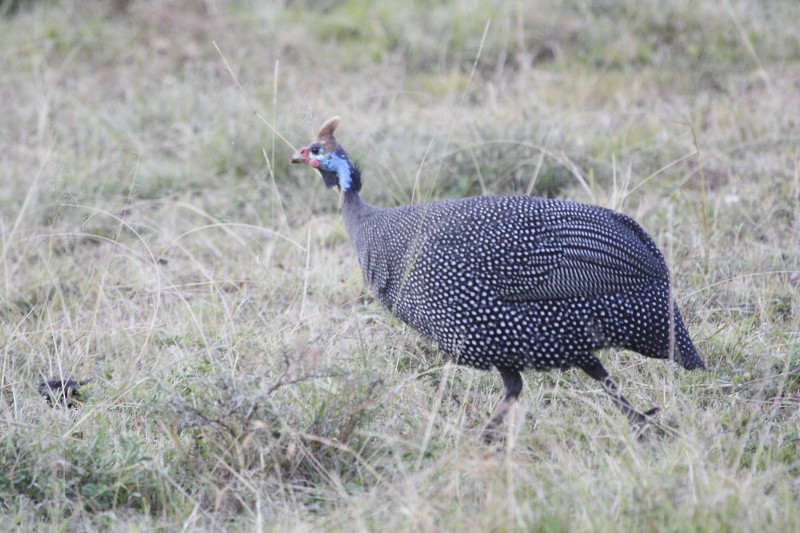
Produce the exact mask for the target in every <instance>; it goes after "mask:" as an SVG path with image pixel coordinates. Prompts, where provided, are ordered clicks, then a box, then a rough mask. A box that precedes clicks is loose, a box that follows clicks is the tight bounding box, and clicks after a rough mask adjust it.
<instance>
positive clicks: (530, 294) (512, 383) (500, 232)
mask: <svg viewBox="0 0 800 533" xmlns="http://www.w3.org/2000/svg"><path fill="white" fill-rule="evenodd" d="M338 124H339V117H333V118H331V119H329V120H328V121H327V122H325V124H324V125H323V126H322V128H321V129H320V131H319V133H318V134H317V140H316V141H315V142H314V143H312V144H310V145H309V146H306V147H304V148H301V149H300V150H298V151H297V152H296V153H295V154H294V156H293V157H292V162H293V163H305V164H307V165H309V166H311V167H313V168H315V169H317V170H318V171H319V173H320V174H321V175H322V179H323V180H324V182H325V185H327V186H328V187H334V186H336V187H338V188H339V189H341V191H342V193H343V196H344V198H343V203H342V210H343V218H344V223H345V227H346V229H347V233H348V235H349V236H350V239H351V241H352V242H353V246H354V247H355V250H356V253H357V254H358V261H359V263H360V265H361V270H362V271H363V274H364V279H365V280H366V283H367V285H369V287H370V288H371V289H372V291H373V293H374V294H375V296H376V297H377V298H378V300H380V301H381V303H383V305H385V306H386V307H387V308H388V309H389V310H390V311H391V312H392V313H394V314H395V315H396V316H397V317H399V318H400V319H401V320H403V321H404V322H406V323H407V324H409V325H411V326H413V327H414V328H415V329H417V330H418V331H420V332H421V333H422V334H423V335H425V336H426V337H428V338H430V339H432V340H433V341H435V342H436V343H437V344H438V345H439V347H440V348H441V349H442V350H444V351H445V352H446V353H448V354H449V355H450V356H452V357H453V359H454V360H455V362H456V363H458V364H462V365H469V366H473V367H476V368H480V369H490V368H492V367H494V368H497V369H498V370H499V371H500V374H501V375H502V376H503V381H504V384H505V389H506V390H505V392H506V394H505V398H504V400H503V401H502V402H501V403H500V404H499V405H498V407H497V409H496V410H495V412H494V414H493V415H492V417H491V418H490V419H489V423H488V424H487V426H486V429H485V430H484V435H485V436H487V435H490V432H491V431H492V430H493V429H494V428H495V427H496V426H497V425H498V424H499V423H500V422H501V421H502V420H503V417H504V416H505V412H506V411H507V410H508V407H509V406H510V405H511V404H512V403H513V402H514V401H515V400H516V398H517V397H518V396H519V393H520V390H521V389H522V379H521V377H520V372H521V371H523V370H527V369H534V370H549V369H552V368H563V369H566V368H571V367H578V368H581V369H583V371H584V372H586V373H587V374H589V375H590V376H591V377H593V378H594V379H596V380H598V381H599V382H600V383H601V384H602V386H603V389H604V390H605V391H606V392H607V393H608V394H609V395H611V397H612V398H613V399H614V400H615V402H616V403H617V404H618V405H619V406H620V408H621V409H622V411H623V413H625V414H626V415H627V416H628V418H629V419H630V420H631V421H632V422H634V423H635V424H638V425H641V424H644V423H645V422H646V420H647V417H648V416H649V415H651V414H653V413H654V412H656V411H657V409H656V408H654V409H651V410H650V411H647V412H646V413H644V414H643V413H640V412H638V411H636V410H635V409H634V408H633V407H632V406H631V404H630V403H629V402H628V401H627V400H626V399H625V397H624V396H622V395H621V394H620V393H619V391H618V390H617V387H616V385H615V384H614V381H613V380H612V379H611V378H610V376H609V375H608V372H606V370H605V368H603V365H602V364H601V363H600V361H599V360H598V359H597V358H596V357H595V356H594V355H593V352H594V351H595V350H598V349H601V348H609V347H620V348H627V349H629V350H633V351H635V352H638V353H640V354H642V355H644V356H646V357H654V358H658V359H666V358H671V359H674V360H675V361H676V362H678V363H680V364H681V365H683V367H684V368H686V369H689V370H691V369H695V368H705V367H704V364H703V361H702V359H701V358H700V355H699V354H698V352H697V350H696V349H695V347H694V345H693V344H692V341H691V339H690V338H689V334H688V333H687V331H686V328H685V327H684V325H683V321H682V319H681V315H680V312H679V311H678V308H677V306H676V305H675V303H674V301H673V298H672V296H671V290H670V279H669V270H668V269H667V265H666V263H665V262H664V258H663V256H662V255H661V252H660V251H659V249H658V247H657V246H656V245H655V243H654V242H653V241H652V239H651V238H650V237H649V236H648V235H647V233H645V231H644V230H643V229H642V228H641V227H640V226H639V225H638V224H637V223H636V222H634V221H633V220H632V219H631V218H629V217H627V216H625V215H623V214H620V213H617V212H615V211H611V210H609V209H604V208H601V207H597V206H593V205H587V204H579V203H574V202H568V201H562V200H547V199H543V198H538V197H532V196H481V197H473V198H463V199H459V200H447V201H441V202H434V203H429V204H425V205H409V206H402V207H396V208H391V209H379V208H376V207H372V206H370V205H368V204H366V203H364V201H363V200H362V199H361V197H360V196H359V191H360V190H361V173H360V171H359V168H358V167H357V166H356V165H354V164H353V163H352V162H351V161H350V158H349V157H348V156H347V153H346V152H345V151H344V149H343V148H342V147H341V145H339V143H338V142H337V141H336V139H335V138H334V136H333V134H334V131H335V129H336V127H337V126H338Z"/></svg>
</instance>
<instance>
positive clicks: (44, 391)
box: [39, 379, 89, 409]
mask: <svg viewBox="0 0 800 533" xmlns="http://www.w3.org/2000/svg"><path fill="white" fill-rule="evenodd" d="M87 383H89V380H85V381H75V380H74V379H51V380H50V381H42V382H41V383H39V394H41V395H42V396H43V397H44V399H45V400H47V403H48V404H50V405H51V406H53V407H55V406H56V405H63V406H65V407H67V408H69V409H72V408H73V407H78V406H79V405H80V404H81V403H83V400H84V397H83V394H82V393H81V390H80V387H82V386H84V385H86V384H87Z"/></svg>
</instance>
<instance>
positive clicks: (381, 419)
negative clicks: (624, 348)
mask: <svg viewBox="0 0 800 533" xmlns="http://www.w3.org/2000/svg"><path fill="white" fill-rule="evenodd" d="M0 6H4V8H0V13H2V14H3V15H2V16H3V18H0V27H1V28H2V31H0V44H2V46H0V67H1V68H2V72H3V76H2V77H0V100H1V101H2V102H3V105H2V111H0V117H2V126H3V127H2V128H0V183H2V187H0V354H2V370H0V378H1V381H0V386H2V389H0V395H1V398H2V399H1V402H2V403H0V413H2V416H1V417H0V420H2V422H1V423H0V428H2V429H0V461H2V465H1V466H2V468H0V509H2V514H3V517H4V520H3V526H2V527H3V528H6V527H7V528H9V529H15V528H20V529H49V528H53V529H64V530H82V529H86V528H113V529H114V530H119V529H137V530H138V529H162V530H168V531H172V530H176V529H177V528H179V527H182V528H184V529H187V530H206V529H217V530H221V529H230V530H261V529H274V530H286V529H294V530H300V531H304V530H305V531H312V530H319V529H320V528H321V527H325V528H329V529H333V530H347V531H353V530H382V531H389V530H392V531H394V530H397V531H404V530H405V531H420V530H421V531H433V530H467V531H480V530H490V529H491V530H530V529H535V530H554V531H558V530H579V531H580V530H614V531H620V530H630V531H644V530H690V529H691V530H709V531H718V530H742V531H746V530H758V529H771V530H786V531H792V530H800V513H798V512H797V503H798V490H799V487H798V482H797V476H798V474H800V414H799V412H798V405H800V401H798V394H799V393H800V374H798V369H800V316H799V314H798V308H799V307H800V301H799V300H800V297H798V294H799V293H800V290H798V287H799V286H800V264H799V263H800V254H798V250H800V230H798V220H800V197H799V196H798V195H799V193H800V191H799V188H800V187H799V183H800V123H799V122H798V120H799V119H798V117H800V38H798V34H797V31H796V28H797V26H798V24H797V23H798V21H800V8H798V5H797V4H796V3H795V2H791V1H788V0H787V1H780V0H779V1H775V2H770V3H768V4H767V5H765V4H764V3H760V2H757V1H756V0H726V1H724V2H721V3H719V5H716V4H715V3H711V2H696V1H693V0H670V1H669V2H657V1H655V0H647V1H644V2H624V1H620V2H602V1H599V0H593V1H590V2H561V3H552V2H543V1H542V2H538V1H537V2H522V1H519V2H510V3H509V5H507V6H506V5H501V3H496V5H492V4H489V3H486V2H481V1H478V0H458V1H455V2H449V3H441V4H437V5H434V6H432V7H431V6H428V3H423V2H409V3H406V4H405V7H400V6H399V5H397V4H395V3H390V2H385V3H378V4H377V5H374V6H373V5H371V3H368V2H366V1H363V0H349V1H341V2H337V1H329V2H322V3H320V2H304V1H298V2H286V3H285V5H284V3H281V2H274V3H273V2H268V3H265V4H261V3H257V2H245V1H240V2H236V1H230V2H222V1H214V0H208V1H206V2H204V3H201V2H188V1H183V0H172V1H170V0H152V1H140V2H135V1H133V2H125V1H120V2H112V3H108V2H100V1H80V2H77V1H66V0H64V1H60V2H46V1H41V2H36V1H33V0H31V1H28V2H10V3H9V2H0ZM12 8H13V9H12ZM489 20H491V24H489V26H488V30H487V21H489ZM213 43H216V45H217V47H218V48H219V52H218V51H217V49H216V48H215V46H214V44H213ZM479 52H480V54H479ZM478 56H479V57H478ZM476 60H477V61H476ZM225 62H227V64H228V65H229V67H230V72H229V70H228V68H227V67H226V65H225ZM231 74H233V75H234V76H235V78H236V80H238V83H240V84H241V88H239V87H238V86H237V82H236V81H234V79H233V77H232V76H231ZM332 114H340V115H342V117H343V123H342V126H341V128H340V132H339V134H338V137H339V139H340V140H341V141H342V142H343V144H344V145H345V146H346V147H347V149H348V151H349V153H350V154H351V155H353V156H355V157H356V158H357V159H358V160H359V161H360V162H361V164H362V166H363V167H364V169H365V175H364V180H365V188H364V197H365V198H366V199H367V200H368V201H371V202H373V203H375V204H378V205H384V206H390V205H398V204H403V203H408V202H410V201H424V200H427V199H431V198H443V197H453V196H461V195H466V194H482V193H486V194H493V193H508V192H522V193H524V192H531V191H533V192H536V193H539V194H544V195H549V196H558V197H564V198H571V199H576V200H584V201H592V202H595V203H599V204H601V205H606V206H611V207H615V208H617V209H620V210H622V211H624V212H626V213H628V214H630V215H632V216H634V217H635V218H636V219H637V220H639V221H640V222H641V223H642V225H643V226H644V227H645V228H646V229H647V230H648V231H649V232H650V233H651V234H652V235H653V236H654V238H655V240H656V241H657V242H658V243H659V244H660V245H661V246H662V248H663V249H664V251H665V254H666V256H667V260H668V263H669V264H670V265H671V267H672V269H673V273H674V284H675V287H676V291H677V295H678V297H679V303H680V305H681V307H682V308H683V309H684V314H685V317H686V318H687V320H688V323H689V328H690V331H691V333H692V334H693V336H694V338H695V340H696V342H697V344H698V346H699V347H700V349H701V351H702V352H703V354H704V356H705V358H706V361H707V364H708V366H709V369H710V371H709V372H707V373H702V374H701V373H692V374H690V373H685V372H683V371H682V370H681V369H679V368H677V367H675V366H672V365H668V364H665V363H663V362H658V361H645V360H642V359H641V358H639V357H638V356H635V355H634V354H630V353H626V352H619V353H617V352H608V353H605V354H603V359H604V361H605V362H606V365H607V367H608V368H609V370H610V371H611V372H612V374H614V375H616V376H617V377H618V379H619V381H620V382H621V384H622V386H623V388H624V390H625V392H626V394H627V396H628V397H629V398H630V399H631V400H632V401H633V402H634V403H635V404H636V405H639V406H649V405H650V404H651V403H653V402H655V403H657V404H658V405H660V406H661V407H662V409H663V415H662V421H663V422H664V423H666V424H668V425H672V426H674V427H675V428H676V429H675V431H674V432H672V433H669V434H668V435H666V436H663V437H660V438H658V437H653V438H652V439H650V440H649V441H647V442H644V443H639V442H636V441H635V440H634V439H633V438H632V436H631V432H630V430H629V428H628V427H627V424H626V422H625V420H624V419H623V417H621V416H620V415H619V414H618V412H617V411H616V409H615V408H614V407H613V406H612V405H611V404H610V403H609V402H608V400H607V399H606V397H605V396H604V395H603V394H602V392H601V391H600V390H599V388H598V387H595V386H594V384H593V383H591V382H590V381H589V380H588V379H587V378H585V377H584V376H582V375H579V373H575V372H565V373H553V374H529V375H528V376H526V386H525V389H524V393H523V396H522V399H521V401H520V403H519V405H518V407H517V408H515V409H514V410H513V411H512V414H511V420H510V423H509V425H508V430H509V434H508V437H507V439H506V441H505V443H504V444H502V445H498V446H496V447H485V446H483V445H481V444H479V443H478V440H477V432H478V430H479V428H480V427H481V424H482V423H483V422H484V421H485V419H486V416H487V415H488V413H489V412H491V409H492V405H493V403H494V402H495V401H496V400H497V398H498V396H499V391H500V380H499V378H498V377H497V376H496V375H493V374H488V373H480V372H477V371H473V370H471V369H466V368H456V367H454V366H452V365H450V364H448V363H447V362H446V361H445V360H444V359H443V358H442V357H441V355H440V354H438V353H437V352H436V351H435V350H433V349H431V347H429V346H428V345H427V344H426V343H425V342H423V341H422V339H420V338H419V336H418V335H417V334H416V333H415V332H413V331H411V330H408V329H407V328H404V327H403V326H402V325H401V324H399V323H398V322H397V321H396V320H393V319H392V318H391V317H389V316H388V315H387V314H386V312H384V311H383V310H382V309H381V308H380V307H379V306H378V305H377V304H376V303H375V302H374V301H373V300H372V299H371V298H370V297H369V296H368V295H366V294H365V292H364V287H363V283H362V281H361V279H360V273H359V271H358V267H357V264H356V261H355V258H354V256H353V253H352V251H351V248H350V244H349V242H348V241H347V236H346V235H345V233H344V231H343V229H342V226H341V222H340V220H339V216H338V214H337V198H336V196H335V194H334V193H333V192H331V191H328V190H326V189H325V188H324V186H323V184H322V183H321V180H319V179H318V178H317V177H316V176H315V175H314V173H312V172H309V170H308V169H307V168H289V165H288V159H289V156H290V154H291V151H292V147H290V146H289V145H288V143H287V142H285V141H284V140H283V139H286V140H288V142H291V143H295V144H300V143H303V142H307V141H308V140H309V139H310V138H311V135H312V134H313V132H314V131H315V129H316V127H317V126H318V125H319V124H320V123H321V121H322V120H324V119H325V118H327V117H328V116H330V115H332ZM270 125H271V126H270ZM273 128H274V129H273ZM53 377H56V378H57V377H73V378H76V379H87V378H90V379H92V380H93V381H92V382H91V383H90V384H89V385H87V386H86V387H85V394H86V397H85V401H84V404H83V405H82V406H81V407H80V408H78V409H74V410H66V409H53V408H50V407H48V405H47V404H46V403H45V402H44V401H43V400H42V398H41V397H40V396H39V395H38V393H37V384H38V383H39V382H40V381H41V380H43V379H47V378H53Z"/></svg>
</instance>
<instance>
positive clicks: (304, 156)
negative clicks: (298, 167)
mask: <svg viewBox="0 0 800 533" xmlns="http://www.w3.org/2000/svg"><path fill="white" fill-rule="evenodd" d="M292 163H305V164H306V165H308V164H309V157H308V146H305V147H303V148H300V149H299V150H298V151H296V152H295V153H294V155H292Z"/></svg>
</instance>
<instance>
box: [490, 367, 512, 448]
mask: <svg viewBox="0 0 800 533" xmlns="http://www.w3.org/2000/svg"><path fill="white" fill-rule="evenodd" d="M497 370H499V371H500V375H501V376H503V384H504V385H505V386H506V395H505V397H504V398H503V399H502V400H501V401H500V403H499V404H497V407H495V409H494V412H493V413H492V416H490V417H489V421H488V422H487V423H486V426H485V427H484V428H483V432H482V433H481V438H482V439H483V441H484V442H485V443H487V444H488V443H490V442H491V441H492V439H493V438H494V434H495V431H496V430H497V428H498V426H500V425H501V424H502V423H503V420H505V418H506V414H507V413H508V410H509V409H510V408H511V406H512V405H513V403H514V402H515V401H517V398H519V393H520V392H521V391H522V376H520V375H519V372H518V371H516V370H510V369H508V368H502V367H498V369H497Z"/></svg>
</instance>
